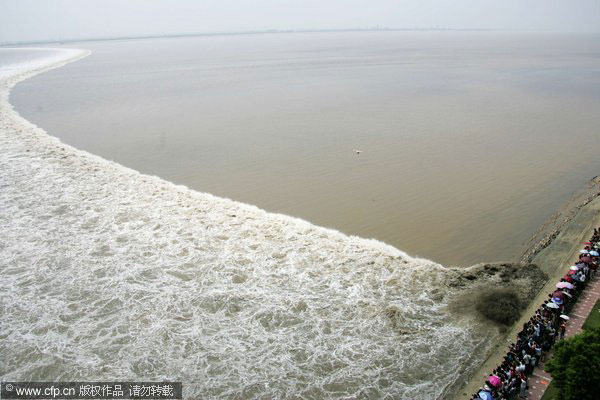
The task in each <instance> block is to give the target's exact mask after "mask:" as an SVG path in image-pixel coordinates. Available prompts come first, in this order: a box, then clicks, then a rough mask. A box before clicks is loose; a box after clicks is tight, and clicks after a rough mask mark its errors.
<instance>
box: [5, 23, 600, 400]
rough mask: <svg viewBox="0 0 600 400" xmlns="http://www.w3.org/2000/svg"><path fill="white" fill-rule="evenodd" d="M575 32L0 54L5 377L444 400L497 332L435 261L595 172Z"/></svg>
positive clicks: (473, 252) (588, 75)
mask: <svg viewBox="0 0 600 400" xmlns="http://www.w3.org/2000/svg"><path fill="white" fill-rule="evenodd" d="M595 39H596V38H595V37H591V36H571V35H548V34H544V35H541V34H518V35H517V34H509V33H502V34H499V33H458V32H452V33H443V34H442V33H432V32H429V33H411V32H360V33H358V32H357V33H349V32H346V33H327V34H326V33H303V34H273V35H247V36H243V35H240V36H208V37H198V38H185V39H183V38H181V39H159V40H139V41H111V42H88V43H71V44H69V45H68V46H67V45H66V46H65V47H78V48H83V49H89V50H91V51H92V53H91V55H88V56H87V57H85V58H81V57H84V56H85V55H86V54H87V53H86V52H85V51H66V50H48V49H46V50H39V49H38V50H28V49H19V50H8V49H0V150H1V151H0V225H1V226H2V234H1V235H0V276H2V281H3V290H2V291H0V315H1V316H2V318H3V323H2V324H1V325H0V378H1V380H3V381H10V380H15V381H16V380H39V381H52V380H70V381H76V380H97V381H102V380H104V381H106V380H117V379H127V380H175V381H183V383H184V393H185V395H186V398H222V399H230V398H239V399H253V398H265V399H267V398H268V399H271V398H304V399H321V398H334V399H354V398H389V399H397V398H400V399H412V400H420V399H423V400H426V399H435V398H440V397H441V398H443V396H444V394H445V393H446V391H447V389H448V388H449V387H451V386H452V385H453V384H455V383H456V382H457V380H460V379H462V378H464V374H465V372H468V371H469V370H470V369H472V368H473V367H474V366H476V365H477V364H478V362H480V361H481V359H482V357H483V356H484V354H485V351H486V350H487V349H489V348H490V346H492V345H493V344H494V343H495V342H494V340H495V339H496V338H497V330H496V329H495V328H494V327H493V326H491V325H490V324H489V323H487V322H484V321H481V320H479V319H478V318H476V317H475V316H473V315H468V314H466V313H465V314H464V315H462V314H457V313H456V312H454V313H453V312H450V311H449V310H448V305H449V304H451V303H452V301H453V299H455V298H456V297H457V296H460V295H461V294H462V293H463V292H462V291H461V290H462V289H460V288H457V287H454V286H452V285H450V284H449V283H450V282H451V281H452V280H453V279H454V278H455V277H456V271H454V270H452V269H449V268H447V267H446V266H444V265H447V264H452V263H457V264H459V263H464V264H468V263H471V262H475V261H483V260H485V259H492V260H494V259H499V258H502V257H507V258H510V257H514V254H515V252H516V251H517V249H518V247H519V246H520V243H521V241H522V240H525V239H521V238H522V237H523V238H526V237H527V236H528V235H530V234H531V233H532V232H533V231H535V230H536V229H537V228H538V226H537V225H536V224H538V223H540V224H541V222H543V221H544V220H545V219H546V218H547V217H548V216H549V215H551V214H552V213H553V212H554V211H555V210H556V208H558V207H560V206H561V204H562V203H563V202H564V201H566V199H568V198H569V197H570V196H571V194H572V193H573V192H574V191H576V190H578V189H579V187H580V186H582V185H584V184H585V182H586V181H587V180H589V178H590V177H591V176H593V175H594V174H595V172H597V170H598V167H599V164H598V163H599V161H598V157H595V154H596V153H597V149H596V150H595V149H594V145H595V142H597V139H598V138H599V135H598V133H597V132H598V130H597V126H600V125H598V122H600V121H598V120H599V119H600V117H599V115H598V114H599V113H598V112H597V111H598V110H599V101H600V95H599V92H598V87H599V85H600V82H599V78H600V75H599V74H600V69H599V66H600V57H599V55H600V53H599V51H598V45H596V43H597V41H596V40H595ZM76 59H77V61H74V60H76ZM70 60H71V61H73V62H71V63H68V64H66V65H63V66H60V67H59V68H55V69H52V70H49V71H46V72H43V71H44V70H46V69H48V68H51V67H53V66H56V67H58V66H59V65H61V64H62V63H64V62H66V61H70ZM38 72H43V73H41V74H39V75H35V76H33V77H30V76H31V75H33V74H35V73H38ZM27 77H29V79H27V80H24V81H22V82H20V83H18V84H17V86H15V87H14V89H12V91H11V94H10V99H9V98H8V90H9V89H10V87H11V86H12V85H13V84H14V83H16V82H17V81H20V80H22V79H25V78H27ZM7 100H10V102H11V104H13V105H14V106H15V107H14V110H13V109H12V108H11V106H10V105H9V104H8V103H7ZM15 111H16V112H18V113H19V114H20V115H18V114H17V113H16V112H15ZM28 120H30V121H31V122H33V123H35V125H37V126H35V125H33V124H32V123H30V122H29V121H28ZM57 138H58V139H60V140H61V141H62V142H61V141H59V140H58V139H57ZM355 149H359V150H362V152H361V153H360V154H356V153H355V152H354V150H355ZM151 175H156V176H151ZM181 183H183V184H185V186H182V185H177V184H181ZM215 195H217V196H215ZM218 196H221V197H218ZM223 197H229V198H231V199H233V200H234V201H232V200H227V199H225V198H223ZM248 203H249V204H248ZM255 206H259V207H255ZM265 210H266V211H265ZM269 211H277V212H282V213H284V214H288V215H292V216H287V215H283V214H276V213H272V212H269ZM294 217H302V219H299V218H294ZM370 218H372V220H370ZM538 220H539V221H538ZM540 221H541V222H540ZM344 223H347V224H348V225H344ZM321 225H324V226H327V227H333V228H336V229H338V230H333V229H326V228H323V227H321ZM529 227H531V232H527V233H526V234H524V233H523V231H524V230H527V229H529ZM348 233H350V234H359V235H362V236H366V237H375V238H378V239H381V240H383V241H384V242H387V243H391V244H394V245H395V247H392V246H390V245H388V244H386V243H383V242H382V241H376V240H367V239H363V238H361V237H358V236H350V235H348ZM414 254H419V255H427V256H428V258H431V259H434V260H435V261H437V260H443V264H444V265H441V264H439V263H437V262H435V261H431V260H430V259H426V258H418V257H414V256H413V255H414Z"/></svg>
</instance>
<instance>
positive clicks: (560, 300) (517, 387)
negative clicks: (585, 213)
mask: <svg viewBox="0 0 600 400" xmlns="http://www.w3.org/2000/svg"><path fill="white" fill-rule="evenodd" d="M583 244H584V245H585V247H584V248H583V249H582V250H580V254H579V260H578V261H577V262H576V263H575V264H574V265H573V266H571V267H570V269H569V271H568V272H567V273H566V274H565V275H564V276H563V277H562V278H561V279H560V282H558V283H557V284H556V290H554V291H553V292H552V293H550V294H548V300H546V301H544V304H542V305H541V306H540V308H538V310H537V311H536V312H535V315H534V316H532V317H531V318H530V319H529V321H527V322H526V323H525V324H523V329H521V331H520V332H519V333H518V335H517V338H516V340H515V342H514V343H512V344H511V345H510V346H509V347H508V352H507V353H506V355H505V356H504V360H503V361H502V363H501V364H500V365H498V366H497V367H496V368H495V369H494V371H493V372H492V374H491V375H490V376H489V377H488V379H487V380H486V382H485V384H484V385H483V386H482V387H481V388H480V389H479V390H478V391H477V393H475V394H474V395H473V397H472V398H471V399H472V400H475V399H482V400H514V399H524V398H526V397H527V388H528V387H527V379H528V377H529V376H531V374H532V372H533V369H534V368H535V367H536V366H537V365H538V364H539V363H540V362H544V361H545V360H546V357H547V355H548V351H550V349H551V348H552V345H553V344H554V343H555V342H556V341H557V340H561V339H563V338H564V336H565V331H566V326H567V323H568V322H567V321H568V320H569V316H568V314H569V311H570V310H571V308H572V307H573V304H574V303H575V302H576V301H577V298H578V296H579V295H580V293H581V292H582V290H583V289H584V288H585V286H586V283H587V282H589V280H590V279H591V278H592V277H593V276H594V273H595V272H596V269H597V267H598V261H599V258H598V256H599V254H598V248H599V247H600V228H598V229H594V235H593V236H592V238H591V239H590V241H589V242H584V243H583Z"/></svg>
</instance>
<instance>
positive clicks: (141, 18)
mask: <svg viewBox="0 0 600 400" xmlns="http://www.w3.org/2000/svg"><path fill="white" fill-rule="evenodd" d="M376 26H379V27H390V28H435V27H442V28H469V29H471V28H475V29H480V28H483V29H527V30H558V31H596V32H597V31H600V0H0V42H10V41H22V40H50V39H69V38H90V37H106V36H131V35H152V34H165V33H167V34H169V33H187V32H232V31H247V30H265V29H343V28H366V27H376Z"/></svg>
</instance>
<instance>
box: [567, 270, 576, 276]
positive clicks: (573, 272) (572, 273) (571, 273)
mask: <svg viewBox="0 0 600 400" xmlns="http://www.w3.org/2000/svg"><path fill="white" fill-rule="evenodd" d="M576 273H577V271H573V270H571V271H569V272H568V274H569V275H575V274H576Z"/></svg>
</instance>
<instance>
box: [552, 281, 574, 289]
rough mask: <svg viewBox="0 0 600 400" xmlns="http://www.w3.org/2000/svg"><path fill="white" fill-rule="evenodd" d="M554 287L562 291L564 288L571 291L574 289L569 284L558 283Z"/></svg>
mask: <svg viewBox="0 0 600 400" xmlns="http://www.w3.org/2000/svg"><path fill="white" fill-rule="evenodd" d="M556 287H557V288H559V289H564V288H567V289H573V288H574V286H573V285H572V284H571V283H569V282H558V283H557V284H556Z"/></svg>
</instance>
